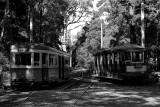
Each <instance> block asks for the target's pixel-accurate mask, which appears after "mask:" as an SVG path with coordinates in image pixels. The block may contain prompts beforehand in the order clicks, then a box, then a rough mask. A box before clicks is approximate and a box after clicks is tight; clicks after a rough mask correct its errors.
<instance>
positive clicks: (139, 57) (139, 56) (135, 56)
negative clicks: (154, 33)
mask: <svg viewBox="0 0 160 107" xmlns="http://www.w3.org/2000/svg"><path fill="white" fill-rule="evenodd" d="M132 62H143V52H132Z"/></svg>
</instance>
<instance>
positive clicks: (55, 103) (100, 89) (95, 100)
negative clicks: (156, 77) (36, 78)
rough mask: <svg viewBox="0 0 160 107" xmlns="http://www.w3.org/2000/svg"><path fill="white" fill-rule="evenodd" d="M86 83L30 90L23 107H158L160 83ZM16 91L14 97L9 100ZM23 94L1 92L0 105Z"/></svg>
mask: <svg viewBox="0 0 160 107" xmlns="http://www.w3.org/2000/svg"><path fill="white" fill-rule="evenodd" d="M89 84H90V83H82V84H79V85H77V86H74V87H72V88H70V89H66V90H65V91H60V90H52V89H51V90H40V91H38V92H36V93H34V94H33V95H32V96H31V97H30V98H29V99H28V100H27V101H26V102H25V103H24V105H23V107H35V106H36V107H71V106H72V107H82V106H83V107H117V106H118V107H160V84H155V85H150V86H133V85H128V86H125V85H116V84H109V83H108V84H107V83H103V84H101V83H96V84H93V85H91V86H90V87H89V88H88V90H87V91H86V92H84V91H85V90H86V88H87V87H88V86H89ZM17 94H18V96H17V98H16V99H12V97H13V96H15V95H17ZM27 94H28V92H19V93H8V94H6V95H2V96H0V104H6V103H7V102H12V103H17V104H18V102H22V100H24V99H25V98H26V95H27ZM12 103H10V104H12ZM6 107H7V106H6ZM8 107H9V106H8Z"/></svg>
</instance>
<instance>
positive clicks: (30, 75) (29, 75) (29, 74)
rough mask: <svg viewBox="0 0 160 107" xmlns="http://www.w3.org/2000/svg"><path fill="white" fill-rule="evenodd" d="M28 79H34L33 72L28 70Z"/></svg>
mask: <svg viewBox="0 0 160 107" xmlns="http://www.w3.org/2000/svg"><path fill="white" fill-rule="evenodd" d="M26 78H27V79H33V72H32V71H31V70H26Z"/></svg>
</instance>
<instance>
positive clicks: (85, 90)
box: [72, 83, 93, 106]
mask: <svg viewBox="0 0 160 107" xmlns="http://www.w3.org/2000/svg"><path fill="white" fill-rule="evenodd" d="M92 85H93V83H90V84H89V85H88V87H86V88H85V89H84V91H83V92H82V93H81V94H80V96H79V98H78V99H77V100H75V102H74V103H73V105H72V106H74V105H76V103H77V102H78V101H79V99H80V98H81V97H82V96H83V95H84V94H85V93H86V92H87V90H88V89H89V88H90V87H91V86H92Z"/></svg>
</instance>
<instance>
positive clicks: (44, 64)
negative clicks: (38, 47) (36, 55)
mask: <svg viewBox="0 0 160 107" xmlns="http://www.w3.org/2000/svg"><path fill="white" fill-rule="evenodd" d="M47 81H48V64H47V54H46V53H42V83H46V82H47Z"/></svg>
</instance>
